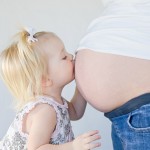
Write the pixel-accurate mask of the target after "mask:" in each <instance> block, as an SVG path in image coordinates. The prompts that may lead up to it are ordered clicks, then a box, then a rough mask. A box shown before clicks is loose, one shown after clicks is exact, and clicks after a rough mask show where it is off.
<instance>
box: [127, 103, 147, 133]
mask: <svg viewBox="0 0 150 150" xmlns="http://www.w3.org/2000/svg"><path fill="white" fill-rule="evenodd" d="M127 123H128V126H129V128H130V129H132V130H134V131H137V132H150V104H148V105H144V106H142V107H140V108H139V109H137V110H135V111H133V112H131V113H130V114H129V116H128V119H127Z"/></svg>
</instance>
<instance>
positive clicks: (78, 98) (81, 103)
mask: <svg viewBox="0 0 150 150" xmlns="http://www.w3.org/2000/svg"><path fill="white" fill-rule="evenodd" d="M86 104H87V102H86V100H85V99H84V98H83V96H82V95H81V93H80V92H79V90H78V89H77V87H76V90H75V94H74V96H73V98H72V100H71V101H70V102H68V111H69V116H70V119H71V120H78V119H80V118H81V117H82V116H83V114H84V112H85V108H86Z"/></svg>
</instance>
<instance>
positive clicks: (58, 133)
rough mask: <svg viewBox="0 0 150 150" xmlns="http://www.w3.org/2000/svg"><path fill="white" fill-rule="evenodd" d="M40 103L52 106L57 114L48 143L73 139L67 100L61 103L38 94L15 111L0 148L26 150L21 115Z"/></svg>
mask: <svg viewBox="0 0 150 150" xmlns="http://www.w3.org/2000/svg"><path fill="white" fill-rule="evenodd" d="M42 103H45V104H48V105H50V106H52V107H53V108H54V110H55V111H56V115H57V124H56V127H55V130H54V132H53V134H52V137H50V139H49V143H50V144H54V145H59V144H63V143H66V142H70V141H72V140H73V139H74V135H73V131H72V127H71V123H70V119H69V114H68V104H67V102H66V101H65V100H64V104H63V105H61V104H59V103H57V102H56V101H55V100H53V99H52V98H49V97H45V96H39V97H37V101H33V102H30V103H28V104H27V105H25V107H23V109H22V110H21V111H19V112H18V113H17V115H16V117H15V119H14V121H13V122H12V124H11V125H10V127H9V129H8V131H7V133H6V135H5V136H4V138H3V139H2V141H0V150H27V140H28V134H27V133H24V132H23V131H22V124H23V117H24V116H25V114H27V113H30V111H31V110H33V109H34V108H35V107H36V105H38V104H42ZM41 138H42V137H41Z"/></svg>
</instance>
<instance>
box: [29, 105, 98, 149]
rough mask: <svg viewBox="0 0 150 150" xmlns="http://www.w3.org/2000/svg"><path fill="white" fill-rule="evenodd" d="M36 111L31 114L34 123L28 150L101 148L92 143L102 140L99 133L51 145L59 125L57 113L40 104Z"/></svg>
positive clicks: (31, 128) (30, 132)
mask: <svg viewBox="0 0 150 150" xmlns="http://www.w3.org/2000/svg"><path fill="white" fill-rule="evenodd" d="M34 109H35V110H34V112H33V113H32V112H31V113H32V114H31V117H32V121H31V127H30V129H29V133H28V134H29V136H28V142H27V149H28V150H89V149H92V148H96V147H98V146H100V144H99V143H98V142H97V143H95V142H94V143H92V142H93V141H96V140H98V139H99V138H100V136H99V135H98V131H90V132H87V133H85V134H83V135H80V136H78V137H77V138H76V139H75V140H73V141H72V142H68V143H65V144H60V145H52V144H49V142H50V137H51V136H52V134H53V132H54V130H55V126H56V123H57V118H56V117H57V116H56V112H55V110H54V109H53V108H52V107H51V106H49V105H48V104H39V105H37V106H36V107H35V108H34Z"/></svg>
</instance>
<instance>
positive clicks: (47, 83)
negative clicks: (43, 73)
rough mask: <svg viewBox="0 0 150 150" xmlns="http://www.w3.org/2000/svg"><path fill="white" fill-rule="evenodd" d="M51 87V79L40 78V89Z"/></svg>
mask: <svg viewBox="0 0 150 150" xmlns="http://www.w3.org/2000/svg"><path fill="white" fill-rule="evenodd" d="M52 85H53V82H52V80H51V79H49V78H47V77H42V87H50V86H52Z"/></svg>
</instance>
